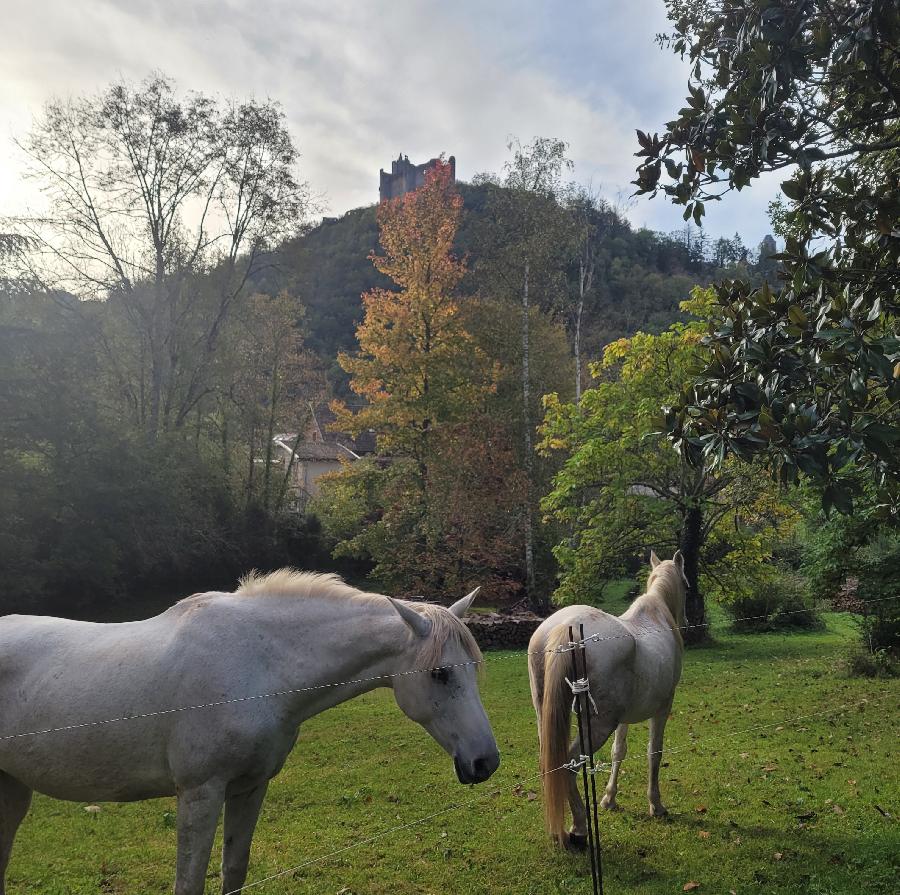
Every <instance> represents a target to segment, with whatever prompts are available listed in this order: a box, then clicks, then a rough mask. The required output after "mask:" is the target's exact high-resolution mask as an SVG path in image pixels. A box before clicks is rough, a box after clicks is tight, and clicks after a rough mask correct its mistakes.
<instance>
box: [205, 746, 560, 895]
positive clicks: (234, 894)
mask: <svg viewBox="0 0 900 895" xmlns="http://www.w3.org/2000/svg"><path fill="white" fill-rule="evenodd" d="M565 770H570V767H569V763H566V764H563V765H560V766H559V767H558V768H552V769H551V770H549V771H541V772H540V773H537V774H534V775H532V776H530V777H522V778H520V779H519V780H517V781H516V783H515V785H514V786H512V788H511V789H510V792H514V791H515V788H516V787H520V786H522V785H523V784H524V783H531V782H533V781H535V780H540V779H543V778H544V777H545V776H547V775H548V774H555V773H557V772H559V771H565ZM506 788H508V784H507V786H504V787H496V786H494V787H492V788H491V789H490V791H489V792H486V793H482V794H480V795H477V796H473V797H472V798H471V799H463V800H462V801H459V802H454V803H452V804H450V805H446V806H444V807H443V808H440V809H438V810H437V811H432V812H430V813H429V814H426V815H423V816H422V817H418V818H416V819H415V820H411V821H407V822H406V823H402V824H398V825H397V826H394V827H389V828H388V829H386V830H381V831H380V832H378V833H375V834H373V835H372V836H368V837H367V838H365V839H360V840H357V841H356V842H352V843H350V845H345V846H342V847H341V848H338V849H335V850H334V851H331V852H328V853H327V854H324V855H319V856H318V857H315V858H310V859H309V860H308V861H304V862H303V863H301V864H295V865H294V866H293V867H286V868H285V869H284V870H279V871H278V872H277V873H272V874H269V876H264V877H263V878H262V879H258V880H255V881H254V882H252V883H244V885H243V886H242V887H241V888H240V889H233V890H232V891H230V892H225V893H223V895H240V893H241V892H242V891H245V890H246V889H252V888H253V887H254V886H261V885H263V884H264V883H269V882H271V881H272V880H275V879H280V878H281V877H284V876H287V875H288V874H292V873H296V872H297V871H298V870H302V869H304V868H306V867H312V866H313V865H314V864H321V863H323V862H324V861H328V860H330V859H331V858H334V857H337V856H338V855H341V854H344V853H345V852H349V851H353V850H355V849H357V848H362V847H363V846H365V845H371V844H372V843H373V842H377V841H378V840H379V839H384V838H385V837H386V836H390V835H391V834H392V833H399V832H401V831H403V830H408V829H411V828H412V827H416V826H419V825H421V824H424V823H427V822H428V821H430V820H434V818H436V817H440V816H441V815H444V814H449V813H450V812H451V811H459V810H460V809H462V808H467V807H468V806H470V805H476V804H478V803H479V802H485V801H487V800H488V799H494V798H496V797H497V796H499V795H502V794H503V789H506Z"/></svg>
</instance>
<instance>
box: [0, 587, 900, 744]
mask: <svg viewBox="0 0 900 895" xmlns="http://www.w3.org/2000/svg"><path fill="white" fill-rule="evenodd" d="M898 599H900V594H898V595H897V596H893V597H882V598H880V599H878V600H868V601H866V602H867V603H869V604H872V603H883V602H886V601H890V600H898ZM815 611H817V610H815V609H804V610H796V612H797V613H799V612H815ZM761 618H768V616H767V615H757V616H744V617H743V618H737V619H732V622H741V621H754V620H758V619H761ZM710 625H711V623H710V622H703V623H701V624H697V625H676V626H673V625H660V626H657V627H651V628H644V629H641V630H638V631H636V632H634V633H624V634H612V635H609V636H606V637H604V636H601V635H599V634H594V635H590V636H588V637H586V638H583V639H582V640H573V641H571V642H570V643H569V644H568V645H567V646H560V647H556V648H554V649H549V650H540V651H538V652H537V653H536V652H535V651H534V650H526V651H525V655H536V654H548V653H554V652H571V651H572V650H574V649H577V648H579V647H580V646H582V645H584V644H587V643H602V642H604V641H607V640H620V639H623V638H627V637H645V636H649V635H651V634H656V633H659V632H662V631H673V630H687V629H689V628H698V627H710ZM521 656H522V652H521V651H515V652H513V653H510V654H509V655H506V656H497V657H494V658H492V659H491V660H490V661H491V662H495V661H499V660H502V659H518V658H520V657H521ZM487 661H488V660H486V659H485V658H484V657H482V658H480V659H469V660H466V661H464V662H452V663H448V664H444V665H432V666H428V667H427V668H411V669H408V670H406V671H397V672H393V673H386V674H378V675H373V676H371V677H361V678H351V679H349V680H343V681H328V682H325V683H321V684H310V685H308V686H303V687H289V688H285V689H283V690H273V691H270V692H267V693H252V694H248V695H246V696H233V697H229V698H228V699H217V700H213V701H210V702H202V703H192V704H188V705H182V706H170V707H168V708H163V709H154V710H152V711H145V712H128V713H126V714H123V715H119V716H117V717H113V718H102V719H99V720H92V721H80V722H75V723H72V724H63V725H59V726H58V727H45V728H41V729H38V730H29V731H19V732H16V733H4V734H0V742H6V741H9V740H16V739H25V738H28V737H36V736H43V735H46V734H53V733H66V732H70V731H75V730H84V729H87V728H91V727H102V726H105V725H108V724H119V723H122V722H125V721H139V720H143V719H147V718H159V717H162V716H165V715H174V714H179V713H182V712H191V711H199V710H201V709H212V708H220V707H222V706H227V705H237V704H240V703H248V702H253V701H256V700H263V699H275V698H278V697H285V696H292V695H297V694H300V693H311V692H316V691H320V690H328V689H334V688H336V687H348V686H357V685H359V684H370V683H376V682H378V681H387V680H391V679H393V678H398V677H405V676H407V675H412V674H431V673H433V672H435V671H445V670H447V671H449V670H452V669H454V668H466V667H473V666H477V665H482V664H486V663H487Z"/></svg>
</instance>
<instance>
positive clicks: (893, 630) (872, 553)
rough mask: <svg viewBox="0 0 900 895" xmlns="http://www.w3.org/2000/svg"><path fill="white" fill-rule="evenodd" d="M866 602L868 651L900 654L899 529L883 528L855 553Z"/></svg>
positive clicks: (864, 622)
mask: <svg viewBox="0 0 900 895" xmlns="http://www.w3.org/2000/svg"><path fill="white" fill-rule="evenodd" d="M854 572H855V573H856V575H857V576H858V578H859V585H858V589H857V593H858V595H859V598H860V600H861V601H862V602H863V606H864V611H863V620H862V629H863V639H864V640H865V642H866V645H867V646H868V649H869V652H870V653H871V654H872V655H873V656H877V655H878V654H879V653H880V652H884V653H885V654H886V655H887V656H888V658H893V659H897V658H900V531H897V530H896V529H888V528H886V527H885V528H880V529H878V530H877V531H876V533H875V535H874V537H873V538H872V539H871V540H870V541H869V542H868V543H867V544H866V545H865V546H863V547H861V548H860V549H859V550H858V551H857V553H856V557H855V561H854Z"/></svg>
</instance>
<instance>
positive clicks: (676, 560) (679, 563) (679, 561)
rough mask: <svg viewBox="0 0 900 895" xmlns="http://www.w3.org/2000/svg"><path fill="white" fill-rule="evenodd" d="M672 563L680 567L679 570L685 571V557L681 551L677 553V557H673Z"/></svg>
mask: <svg viewBox="0 0 900 895" xmlns="http://www.w3.org/2000/svg"><path fill="white" fill-rule="evenodd" d="M672 562H673V563H675V565H676V566H678V568H679V569H682V570H683V569H684V556H683V555H682V553H681V551H680V550H676V551H675V555H674V556H673V557H672Z"/></svg>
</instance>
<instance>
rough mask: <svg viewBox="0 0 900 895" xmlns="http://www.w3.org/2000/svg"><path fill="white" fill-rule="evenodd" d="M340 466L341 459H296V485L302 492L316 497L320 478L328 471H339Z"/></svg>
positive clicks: (294, 470)
mask: <svg viewBox="0 0 900 895" xmlns="http://www.w3.org/2000/svg"><path fill="white" fill-rule="evenodd" d="M340 468H341V464H340V461H339V460H295V461H294V469H293V477H294V485H295V486H296V487H297V488H298V489H300V493H301V494H303V493H306V494H308V495H309V496H310V497H315V496H316V495H317V494H318V493H319V479H320V478H321V477H322V476H323V475H325V473H326V472H337V471H338V470H339V469H340Z"/></svg>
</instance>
